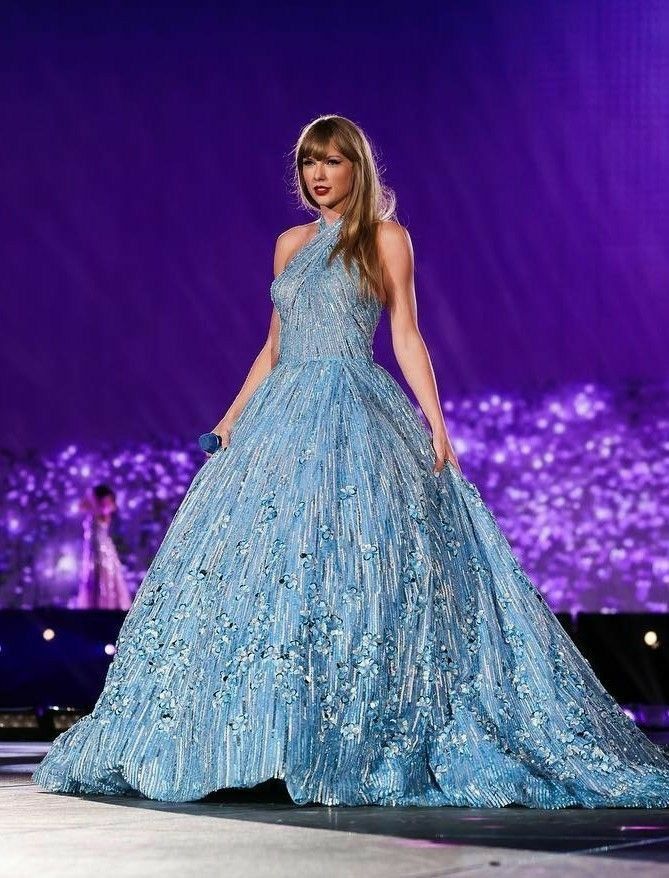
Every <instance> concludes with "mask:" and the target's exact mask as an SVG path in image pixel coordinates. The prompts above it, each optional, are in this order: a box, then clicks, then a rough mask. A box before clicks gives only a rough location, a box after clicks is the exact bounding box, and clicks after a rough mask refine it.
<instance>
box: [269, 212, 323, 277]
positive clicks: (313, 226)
mask: <svg viewBox="0 0 669 878" xmlns="http://www.w3.org/2000/svg"><path fill="white" fill-rule="evenodd" d="M317 231H318V221H316V222H312V223H303V224H302V225H299V226H291V227H290V228H289V229H286V230H285V231H284V232H281V233H280V234H279V236H278V238H277V239H276V245H275V248H274V273H275V274H278V273H279V272H280V271H282V269H283V267H284V266H285V264H286V263H287V262H289V261H290V259H292V257H293V256H294V255H295V253H297V251H298V250H299V249H300V248H302V247H304V245H305V244H306V243H307V242H308V241H310V240H311V238H313V237H314V235H315V234H316V232H317Z"/></svg>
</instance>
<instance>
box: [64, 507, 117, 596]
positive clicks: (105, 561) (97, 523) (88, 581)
mask: <svg viewBox="0 0 669 878" xmlns="http://www.w3.org/2000/svg"><path fill="white" fill-rule="evenodd" d="M109 527H110V522H109V521H105V520H104V519H102V518H101V517H100V516H98V515H96V514H95V513H94V512H93V513H91V514H89V515H87V516H86V517H85V518H84V550H83V556H82V562H81V577H80V581H79V590H78V592H77V594H76V595H75V597H74V599H73V600H72V603H71V604H70V606H71V608H72V609H77V610H127V609H129V607H130V605H131V604H132V600H131V598H130V592H129V591H128V586H127V585H126V582H125V574H124V571H123V565H122V564H121V559H120V558H119V556H118V552H117V551H116V546H115V545H114V540H113V539H112V536H111V533H110V532H109Z"/></svg>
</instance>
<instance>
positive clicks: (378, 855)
mask: <svg viewBox="0 0 669 878" xmlns="http://www.w3.org/2000/svg"><path fill="white" fill-rule="evenodd" d="M48 746H49V745H48V743H40V742H35V743H0V809H1V817H0V820H1V823H0V826H1V829H0V837H1V838H2V849H1V854H0V874H1V875H8V876H10V875H11V876H13V878H14V876H15V878H22V876H34V875H39V876H43V878H49V876H60V875H63V876H65V875H67V876H70V878H78V876H82V878H83V876H86V878H90V876H91V875H92V876H94V878H106V876H112V875H113V876H118V875H122V876H147V878H148V876H153V875H155V876H160V878H167V876H173V875H174V876H177V875H179V876H190V875H194V876H197V878H207V876H210V875H211V876H213V875H216V876H218V875H221V874H225V875H231V876H237V875H240V876H242V875H248V874H252V875H253V876H272V878H283V876H286V878H289V876H290V878H293V876H312V875H319V876H340V875H342V876H358V875H359V876H365V878H375V876H377V875H378V876H384V878H394V876H411V878H436V876H448V875H457V876H470V875H471V876H478V875H483V876H487V875H496V876H518V878H540V876H544V875H545V876H560V878H564V876H565V875H568V876H569V878H572V876H585V875H588V876H590V875H593V876H594V875H598V876H599V875H600V872H601V869H602V866H603V865H604V863H603V862H602V861H606V863H607V865H608V866H609V867H610V868H611V869H612V870H613V871H612V873H611V874H613V875H615V876H616V878H618V876H622V878H625V876H632V875H634V876H635V878H640V876H645V875H649V876H650V875H653V876H661V875H669V809H665V810H650V809H638V810H631V809H621V810H604V809H596V810H584V809H567V810H563V811H537V810H532V809H526V808H513V807H511V808H500V809H484V810H478V809H468V808H374V807H369V808H368V807H363V808H341V807H324V806H303V807H297V806H294V805H292V804H291V803H290V800H289V799H287V794H286V793H285V788H284V787H283V785H282V784H280V783H279V782H275V783H270V784H267V785H264V786H263V788H262V789H260V790H259V791H258V790H254V791H248V790H245V791H233V792H226V793H225V794H221V793H218V794H216V795H214V796H211V797H209V798H208V799H207V800H203V801H201V802H193V803H187V804H174V805H173V804H169V803H164V802H163V803H161V802H151V801H148V800H137V799H123V798H117V797H104V796H99V797H91V798H87V799H85V798H78V797H76V796H65V795H58V794H53V793H46V792H43V791H42V790H40V789H39V788H38V787H36V786H35V785H34V784H32V783H31V782H30V773H31V772H32V771H33V769H34V767H35V765H36V763H37V762H39V760H40V759H41V757H42V755H43V753H45V752H46V750H47V748H48Z"/></svg>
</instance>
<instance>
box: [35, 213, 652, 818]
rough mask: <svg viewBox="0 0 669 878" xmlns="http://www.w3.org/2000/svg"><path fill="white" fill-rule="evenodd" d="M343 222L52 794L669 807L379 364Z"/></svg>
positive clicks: (194, 500) (69, 743)
mask: <svg viewBox="0 0 669 878" xmlns="http://www.w3.org/2000/svg"><path fill="white" fill-rule="evenodd" d="M340 224H341V219H338V220H337V221H336V222H334V223H331V224H326V223H325V221H324V219H323V218H322V217H321V218H320V220H319V228H318V232H317V234H316V236H315V237H314V238H312V239H311V240H310V241H309V242H308V243H307V244H306V245H305V246H304V247H303V248H302V249H301V250H300V251H299V252H298V253H297V254H296V255H295V256H294V257H293V259H291V260H290V262H289V263H288V265H287V266H286V268H285V269H284V270H283V272H281V274H279V275H278V276H277V277H276V278H275V280H274V281H273V283H272V285H271V288H270V289H271V296H272V299H273V301H274V303H275V304H276V307H277V308H278V310H279V312H280V315H281V349H280V357H279V361H278V363H277V364H276V366H275V367H274V368H273V369H272V371H271V372H270V373H269V375H268V376H267V377H266V378H265V379H264V380H263V382H262V383H261V384H260V386H259V387H258V388H257V389H256V390H255V392H254V393H253V395H252V396H251V398H250V399H249V400H248V402H247V404H246V406H245V408H244V410H243V412H242V414H241V416H240V417H239V419H238V420H237V422H236V424H235V425H234V427H233V429H232V437H231V443H230V445H229V447H228V448H227V449H225V450H221V451H218V452H216V453H215V454H214V455H213V456H212V457H211V458H209V459H207V460H206V461H205V463H204V464H203V465H202V467H201V468H200V470H199V471H198V473H197V474H196V476H195V478H194V479H193V481H192V483H191V485H190V487H189V489H188V492H187V493H186V496H185V497H184V500H183V502H182V504H181V506H180V507H179V509H178V511H177V513H176V516H175V517H174V519H173V521H172V523H171V524H170V527H169V529H168V531H167V533H166V535H165V538H164V540H163V542H162V544H161V546H160V549H159V550H158V553H157V555H156V556H155V558H154V560H153V562H152V563H151V566H150V568H149V570H148V572H147V575H146V577H145V579H144V581H143V583H142V585H141V587H140V589H139V592H138V594H137V596H136V597H135V600H134V602H133V605H132V608H131V609H130V611H129V613H128V615H127V617H126V619H125V622H124V624H123V628H122V630H121V632H120V635H119V638H118V644H117V647H118V650H117V653H116V655H115V657H114V660H113V661H112V663H111V665H110V668H109V672H108V675H107V679H106V682H105V686H104V689H103V691H102V693H101V695H100V698H99V700H98V702H97V704H96V705H95V707H94V709H93V712H92V713H91V714H89V715H87V716H85V717H83V718H82V719H81V720H79V722H77V723H76V724H75V725H74V726H72V727H71V728H70V729H68V730H67V731H65V732H64V733H62V734H61V735H59V737H58V738H56V740H55V742H54V743H53V745H52V747H51V749H50V750H49V752H48V754H47V755H46V757H45V758H44V760H43V762H42V763H41V764H40V765H39V767H38V768H37V770H36V772H35V774H34V775H33V779H34V780H35V781H36V782H37V783H38V784H40V785H41V786H42V787H44V788H46V789H48V790H56V791H63V792H67V793H77V794H113V795H127V796H142V797H149V798H152V799H160V800H165V801H186V800H195V799H199V798H202V797H203V796H205V795H206V794H207V793H209V792H212V791H214V790H218V789H221V788H224V787H242V786H244V787H247V786H253V785H255V784H258V783H260V782H262V781H264V780H266V779H269V778H272V777H275V778H283V779H285V782H286V785H287V789H288V792H289V793H290V795H291V797H292V798H293V800H294V801H295V802H296V803H298V804H305V803H307V802H312V801H313V802H323V803H326V804H345V805H364V804H372V803H375V804H381V805H420V806H428V805H455V806H491V807H497V806H503V805H506V804H509V803H516V804H519V805H525V806H529V807H532V808H562V807H566V806H570V805H582V806H585V807H604V806H610V807H623V806H624V807H627V806H630V807H632V806H640V807H663V806H668V805H669V760H667V758H666V757H665V756H664V755H663V753H662V751H661V750H660V749H659V748H657V747H656V746H654V745H653V744H652V743H651V742H650V741H649V740H648V738H647V737H646V736H645V735H644V734H643V733H642V732H641V731H640V730H639V729H638V728H637V727H636V726H635V725H634V723H633V722H632V720H631V719H629V718H628V717H627V715H626V714H625V713H624V712H623V711H622V710H621V709H620V708H619V707H618V706H617V705H616V703H615V702H614V700H613V699H612V697H611V696H610V695H609V694H608V693H607V692H606V691H605V690H604V689H603V688H602V686H601V684H600V683H599V681H598V680H597V678H596V677H595V675H594V673H593V671H592V669H591V667H590V665H589V664H588V663H587V661H586V660H585V659H584V658H583V657H582V655H581V654H580V653H579V652H578V650H577V649H576V647H575V646H574V644H573V643H572V641H571V640H570V639H569V637H568V636H567V635H566V634H565V633H564V631H563V629H562V627H561V625H560V624H559V622H558V621H557V619H556V618H555V616H554V615H553V614H552V613H551V612H550V610H549V608H548V606H547V605H546V603H545V602H544V600H543V598H542V597H541V594H540V593H539V591H538V590H537V589H536V587H535V586H534V585H533V584H532V583H531V582H530V581H529V580H528V578H527V576H526V575H525V573H524V572H523V570H522V569H521V568H520V566H519V564H518V561H517V560H516V558H515V557H514V555H513V554H512V552H511V549H510V547H509V545H508V543H507V541H506V540H505V538H504V536H503V535H502V533H501V532H500V530H499V529H498V526H497V524H496V523H495V520H494V519H493V517H492V515H491V513H490V511H489V510H488V508H487V507H486V506H485V505H484V503H483V502H482V500H481V497H480V495H479V493H478V491H477V489H476V487H475V486H474V485H473V484H471V483H470V482H469V481H467V479H465V478H463V477H462V476H461V475H460V474H459V473H458V472H457V470H456V469H455V468H454V467H452V466H451V465H450V464H447V465H446V466H445V468H444V469H443V470H442V471H441V473H439V475H434V473H433V471H432V470H433V465H434V454H433V449H432V444H431V438H430V436H429V434H428V432H427V430H426V429H425V427H424V426H423V424H422V422H421V420H420V418H419V417H418V415H417V413H416V411H415V410H414V408H413V406H412V404H411V402H410V401H409V399H408V398H407V396H406V395H405V394H404V392H403V391H402V389H401V387H400V386H399V384H397V382H396V381H395V380H394V379H393V378H392V377H391V376H390V375H389V373H388V372H386V371H385V370H384V369H383V368H382V367H381V366H379V365H377V363H375V362H374V360H373V358H372V348H371V342H372V337H373V335H374V331H375V329H376V326H377V323H378V321H379V317H380V310H381V306H380V305H379V304H378V303H376V302H374V301H373V300H370V299H367V298H363V297H361V296H360V294H359V293H358V285H357V284H356V277H358V278H359V275H358V274H357V268H356V267H355V266H354V267H353V269H352V276H349V275H348V274H347V272H346V271H345V268H344V265H343V261H342V259H341V257H340V256H337V257H336V258H335V259H334V261H333V262H332V264H330V265H329V266H328V265H327V262H326V260H327V257H328V254H329V253H330V251H331V249H332V246H333V244H334V243H335V241H336V238H337V235H338V229H339V226H340Z"/></svg>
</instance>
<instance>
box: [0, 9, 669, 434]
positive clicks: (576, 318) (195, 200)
mask: <svg viewBox="0 0 669 878" xmlns="http://www.w3.org/2000/svg"><path fill="white" fill-rule="evenodd" d="M53 5H54V7H56V6H60V5H61V4H53ZM196 6H197V4H196ZM407 6H409V7H410V8H407ZM225 7H226V8H225V10H223V9H220V10H217V9H216V8H215V7H214V6H212V5H209V6H201V7H199V8H196V9H188V10H186V9H175V8H170V9H169V10H168V8H167V7H165V8H164V9H162V10H161V9H160V8H159V7H158V6H155V7H154V8H153V10H151V11H147V10H131V9H124V10H121V9H117V10H116V11H115V12H113V13H112V12H110V11H102V10H101V9H100V8H86V7H85V6H83V5H82V7H81V8H80V9H78V10H77V9H75V7H72V6H70V7H69V11H63V10H59V11H56V9H55V8H54V9H53V10H49V9H48V6H47V7H43V8H42V9H41V10H39V11H37V10H38V7H35V6H33V8H32V10H30V11H23V12H21V11H17V10H16V9H15V10H14V11H13V12H12V11H11V7H6V8H7V9H8V10H9V11H8V12H7V13H6V15H5V20H4V21H3V28H2V35H1V36H0V39H1V40H2V45H1V51H0V65H1V68H2V80H1V81H2V89H3V95H2V101H1V102H0V114H1V117H0V125H1V128H2V132H3V136H2V138H0V186H1V191H2V201H1V207H0V211H1V212H0V232H1V234H0V264H1V265H2V286H3V296H2V306H1V307H2V313H1V315H0V316H1V325H2V332H3V342H2V346H1V352H0V357H1V361H0V374H1V376H2V377H1V379H0V380H1V381H2V403H1V405H2V408H1V410H0V422H1V423H2V436H1V437H0V442H1V444H2V445H4V446H5V447H9V448H14V449H20V448H21V447H23V446H24V445H25V444H26V443H28V444H33V439H34V437H35V435H36V434H38V435H39V442H40V444H41V445H42V447H44V446H45V445H47V446H53V447H59V446H60V445H61V444H62V443H64V442H68V441H71V440H72V439H73V438H76V439H77V440H81V441H87V440H94V439H111V440H122V439H126V438H141V437H145V436H148V435H153V436H157V435H161V434H170V435H179V436H183V437H192V436H193V435H197V434H198V433H199V432H201V431H202V430H204V429H207V428H209V427H210V426H212V425H213V423H215V421H216V420H217V419H218V417H219V415H220V414H222V412H223V411H224V410H225V408H226V407H227V405H228V404H229V402H230V401H231V399H232V397H233V396H234V394H235V393H236V392H237V390H238V389H239V386H240V384H241V381H242V380H243V378H244V376H245V374H246V372H247V370H248V368H249V366H250V364H251V362H252V359H253V357H254V356H255V353H256V351H257V349H258V347H259V345H260V344H261V343H262V341H263V339H264V337H265V333H266V331H267V324H268V320H269V315H270V300H269V283H270V280H271V277H272V272H271V269H272V252H273V244H274V240H275V236H276V235H277V234H278V233H279V232H280V231H281V230H283V229H284V228H286V227H287V226H288V225H291V224H293V223H295V222H300V221H306V220H308V219H310V217H309V216H308V215H307V214H305V213H304V212H303V211H300V210H299V209H298V207H297V205H296V202H295V199H294V198H293V196H291V195H290V193H289V189H288V184H289V150H290V148H291V145H292V143H293V142H294V140H295V138H296V136H297V133H298V131H299V128H300V126H301V125H302V124H304V123H305V122H307V121H308V120H309V119H310V118H312V117H313V116H315V115H317V114H319V113H323V112H339V113H342V114H343V115H346V116H349V117H351V118H352V119H354V120H357V121H358V122H359V123H360V124H362V125H363V127H364V128H365V129H366V131H367V132H368V134H369V135H370V136H371V137H372V139H373V141H374V142H375V144H376V145H377V147H378V149H379V152H380V154H381V161H382V164H383V165H384V166H385V168H386V180H387V182H388V183H389V184H390V185H391V186H393V187H394V188H395V189H396V191H397V194H398V197H399V217H400V219H401V221H402V222H403V223H404V224H406V225H407V227H408V228H409V230H410V232H411V234H412V237H413V241H414V246H415V251H416V260H417V292H418V299H419V316H420V318H421V326H422V329H423V331H424V334H425V336H426V339H427V341H428V344H429V347H430V350H431V352H432V355H433V359H434V363H435V369H436V372H437V377H438V380H439V383H440V389H441V391H442V394H443V395H444V396H452V395H454V394H458V393H462V392H477V391H478V390H480V389H488V388H494V389H498V390H500V391H506V390H510V391H521V392H522V391H523V390H525V389H532V388H536V387H545V386H547V385H550V384H551V383H556V382H557V383H559V382H562V381H569V380H572V379H573V380H595V381H599V382H609V381H616V380H619V379H621V378H625V377H628V376H635V377H639V378H645V377H651V378H658V377H663V376H666V375H667V373H668V372H669V368H668V367H669V347H667V346H666V345H665V344H663V342H666V329H665V327H666V325H667V319H668V318H669V306H668V299H667V295H666V292H667V281H668V274H669V265H668V261H669V256H668V253H667V247H666V241H667V240H669V218H668V210H669V207H668V205H669V199H668V193H667V163H668V162H669V148H668V146H669V144H668V143H667V141H668V139H669V124H668V123H669V119H668V118H667V116H668V105H667V101H666V87H667V70H668V69H669V68H668V67H667V64H668V63H669V7H667V6H666V5H663V4H662V3H660V2H647V3H642V4H639V3H636V2H631V0H606V2H603V0H602V2H585V3H584V2H582V0H578V2H564V0H561V2H547V0H541V2H537V0H532V2H511V3H504V4H499V3H497V2H494V0H486V2H468V3H466V4H465V3H434V4H427V3H425V4H420V3H419V4H397V6H396V7H395V8H393V7H392V5H391V4H388V3H386V4H379V5H372V4H367V5H366V4H364V3H363V4H355V5H346V4H343V5H342V4H337V5H332V6H330V7H328V8H327V9H321V10H320V11H319V12H318V14H317V13H316V11H315V9H314V7H313V5H310V4H302V3H299V2H298V3H291V4H290V6H283V7H279V8H277V7H268V8H267V9H262V8H261V7H260V6H258V4H251V5H249V4H240V5H239V6H234V5H230V4H227V3H226V4H225ZM4 8H5V7H4V6H3V9H4ZM377 357H378V359H379V360H380V361H381V362H382V363H384V365H386V366H387V367H389V368H390V369H391V370H392V371H393V374H395V375H397V376H398V377H399V375H398V370H397V369H396V367H395V364H394V362H393V359H392V356H391V354H390V349H389V346H388V330H387V326H386V323H385V320H384V324H383V326H382V327H381V329H380V330H379V336H378V345H377Z"/></svg>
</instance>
